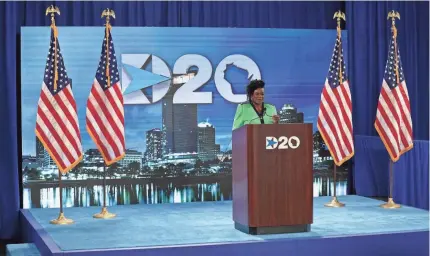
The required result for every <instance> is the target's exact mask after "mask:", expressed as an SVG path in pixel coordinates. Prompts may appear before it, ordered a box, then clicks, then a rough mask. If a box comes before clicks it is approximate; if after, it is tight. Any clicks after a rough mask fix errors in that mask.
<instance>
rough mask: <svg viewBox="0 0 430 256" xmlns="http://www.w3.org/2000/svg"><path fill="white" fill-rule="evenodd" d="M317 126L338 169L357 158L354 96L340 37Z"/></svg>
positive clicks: (323, 91) (321, 103)
mask: <svg viewBox="0 0 430 256" xmlns="http://www.w3.org/2000/svg"><path fill="white" fill-rule="evenodd" d="M317 126H318V130H319V132H320V133H321V136H322V138H323V139H324V142H325V144H326V145H327V148H328V150H329V151H330V154H331V156H332V157H333V160H334V162H335V164H336V165H337V166H340V165H342V164H343V163H344V162H346V161H347V160H349V159H350V158H351V157H352V156H353V155H354V141H353V133H352V132H353V129H352V101H351V92H350V89H349V83H348V77H347V73H346V65H345V61H344V57H343V49H342V40H341V37H340V36H338V37H337V39H336V43H335V46H334V50H333V55H332V58H331V61H330V68H329V72H328V75H327V77H326V80H325V84H324V88H323V90H322V93H321V101H320V106H319V113H318V123H317Z"/></svg>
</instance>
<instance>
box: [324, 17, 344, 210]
mask: <svg viewBox="0 0 430 256" xmlns="http://www.w3.org/2000/svg"><path fill="white" fill-rule="evenodd" d="M333 19H336V21H337V28H336V30H337V39H336V40H337V43H338V44H337V45H338V48H337V61H338V66H339V84H341V85H342V84H343V75H342V73H343V72H342V68H343V66H342V64H343V62H342V57H343V56H342V41H341V39H340V38H341V34H342V32H341V29H340V21H341V19H342V20H344V21H345V13H343V12H341V11H337V12H335V13H334V16H333ZM336 169H337V168H336V164H334V168H333V197H332V199H331V201H330V202H328V203H326V204H324V206H326V207H333V208H340V207H344V206H345V204H344V203H341V202H339V200H338V199H337V195H336Z"/></svg>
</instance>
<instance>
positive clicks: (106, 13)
mask: <svg viewBox="0 0 430 256" xmlns="http://www.w3.org/2000/svg"><path fill="white" fill-rule="evenodd" d="M103 17H106V81H107V86H108V87H110V86H111V81H110V72H109V58H110V57H109V35H110V30H111V28H112V26H111V25H110V23H109V21H110V17H113V18H115V12H114V11H113V10H109V9H106V10H104V11H103V12H102V18H103ZM93 217H94V218H96V219H112V218H115V217H116V214H114V213H110V212H109V211H108V210H107V206H106V164H104V166H103V207H102V211H101V212H100V213H96V214H94V215H93Z"/></svg>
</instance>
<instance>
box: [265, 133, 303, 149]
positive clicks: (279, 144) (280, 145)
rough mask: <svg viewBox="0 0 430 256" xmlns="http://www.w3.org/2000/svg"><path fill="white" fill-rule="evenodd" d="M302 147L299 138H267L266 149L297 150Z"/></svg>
mask: <svg viewBox="0 0 430 256" xmlns="http://www.w3.org/2000/svg"><path fill="white" fill-rule="evenodd" d="M299 146H300V139H299V138H298V137H297V136H291V137H289V138H288V137H287V136H281V137H279V138H276V137H272V136H267V137H266V149H288V148H291V149H296V148H298V147H299Z"/></svg>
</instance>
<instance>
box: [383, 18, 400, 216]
mask: <svg viewBox="0 0 430 256" xmlns="http://www.w3.org/2000/svg"><path fill="white" fill-rule="evenodd" d="M390 18H391V31H392V32H393V40H394V56H395V69H396V70H395V72H396V80H397V81H396V82H397V84H399V83H400V77H399V57H398V56H397V28H396V18H398V19H399V20H400V14H399V13H398V12H395V11H394V10H393V11H391V12H389V13H388V17H387V19H390ZM388 168H389V172H390V173H389V183H390V184H389V186H390V192H389V193H390V195H389V197H388V202H386V203H385V204H381V205H380V206H381V208H384V209H397V208H400V204H396V203H395V202H394V200H393V160H392V159H390V163H389V167H388Z"/></svg>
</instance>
